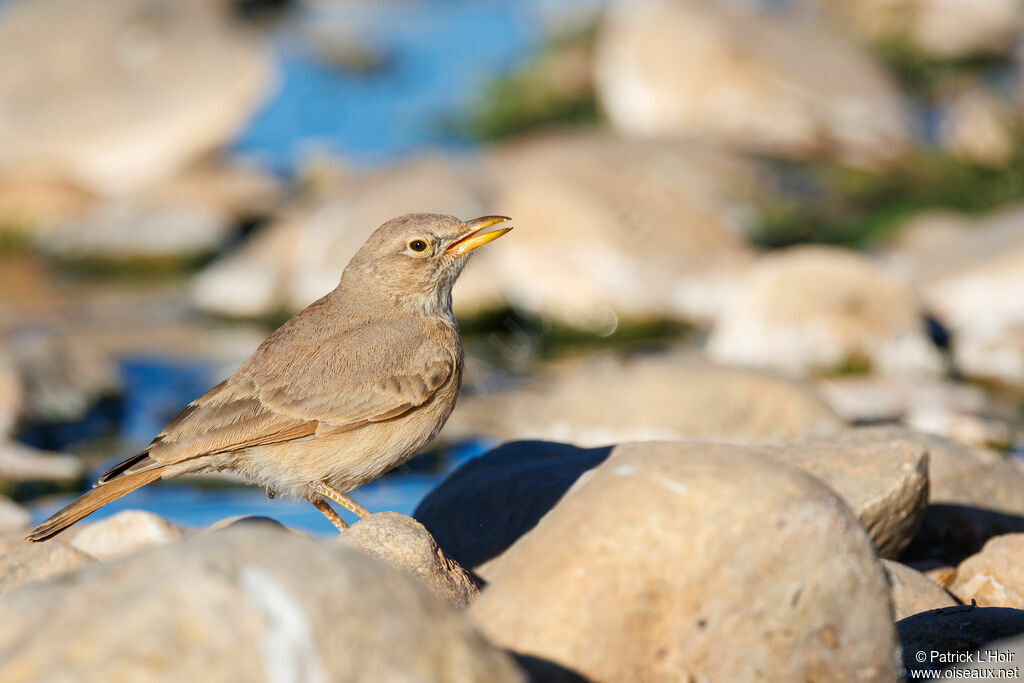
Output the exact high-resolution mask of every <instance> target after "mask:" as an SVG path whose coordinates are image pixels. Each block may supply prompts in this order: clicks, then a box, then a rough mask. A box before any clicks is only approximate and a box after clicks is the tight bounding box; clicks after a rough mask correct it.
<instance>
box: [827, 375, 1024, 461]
mask: <svg viewBox="0 0 1024 683" xmlns="http://www.w3.org/2000/svg"><path fill="white" fill-rule="evenodd" d="M814 388H815V389H816V390H817V393H818V394H820V395H821V397H822V398H823V399H824V400H825V402H826V403H828V405H829V407H830V408H832V410H834V411H835V412H836V414H837V415H838V416H839V417H841V418H842V419H843V420H845V421H847V422H850V423H854V424H857V423H859V424H873V423H879V422H902V423H903V424H904V425H906V426H907V427H909V428H911V429H913V430H916V431H918V432H925V433H928V434H935V435H937V436H944V437H947V438H950V439H954V440H956V441H961V442H964V443H968V444H971V445H975V446H1003V447H1007V446H1009V445H1010V442H1011V440H1012V434H1011V428H1010V425H1011V424H1012V423H1013V422H1015V421H1016V417H1015V410H1016V409H1015V407H1014V406H1012V405H1010V404H1008V403H1007V404H1005V405H1004V404H1003V403H1001V402H999V401H997V400H996V399H995V398H994V397H993V396H992V395H990V394H989V393H987V392H985V391H984V390H983V389H982V388H981V387H978V386H975V385H971V384H966V383H962V382H950V381H948V380H939V379H934V378H929V377H907V376H893V375H888V376H877V375H868V376H863V377H856V376H853V377H851V376H838V377H823V378H821V379H819V380H818V381H816V382H815V384H814Z"/></svg>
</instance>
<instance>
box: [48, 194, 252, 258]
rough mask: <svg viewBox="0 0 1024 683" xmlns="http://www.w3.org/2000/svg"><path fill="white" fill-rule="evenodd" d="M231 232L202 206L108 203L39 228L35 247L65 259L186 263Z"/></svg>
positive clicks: (222, 218) (129, 201)
mask: <svg viewBox="0 0 1024 683" xmlns="http://www.w3.org/2000/svg"><path fill="white" fill-rule="evenodd" d="M232 229H233V226H232V225H231V223H230V221H229V220H228V219H227V217H226V216H223V215H220V214H218V213H217V212H216V211H213V210H211V209H210V208H208V207H205V206H201V205H192V206H188V205H181V204H157V203H151V202H145V201H140V200H138V199H112V200H107V201H105V202H102V203H99V204H96V205H95V206H93V207H91V208H90V209H89V210H88V211H86V212H85V214H84V215H82V216H77V217H76V218H75V219H73V220H70V221H64V222H60V223H55V224H52V225H50V226H48V227H46V228H44V229H40V230H39V231H38V232H37V235H36V238H35V245H36V247H37V248H39V249H40V250H41V251H43V252H44V253H47V254H49V255H51V256H54V257H58V258H60V259H62V260H67V261H76V260H77V261H93V262H96V261H101V262H103V261H113V262H128V261H131V260H132V259H149V260H155V259H188V258H195V257H198V256H202V255H204V254H208V253H211V252H213V251H214V250H215V249H217V248H218V247H219V246H220V245H221V244H222V243H223V242H224V241H225V240H226V239H227V237H228V235H229V234H230V232H231V231H232Z"/></svg>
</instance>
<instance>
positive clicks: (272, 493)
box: [267, 486, 277, 500]
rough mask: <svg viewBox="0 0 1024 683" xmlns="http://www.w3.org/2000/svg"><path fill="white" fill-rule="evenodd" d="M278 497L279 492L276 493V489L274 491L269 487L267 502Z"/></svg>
mask: <svg viewBox="0 0 1024 683" xmlns="http://www.w3.org/2000/svg"><path fill="white" fill-rule="evenodd" d="M276 495H277V492H276V491H274V489H272V488H270V487H269V486H268V487H267V500H274V497H275V496H276Z"/></svg>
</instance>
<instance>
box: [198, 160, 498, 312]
mask: <svg viewBox="0 0 1024 683" xmlns="http://www.w3.org/2000/svg"><path fill="white" fill-rule="evenodd" d="M323 194H324V196H318V194H317V193H314V194H313V196H311V197H307V198H305V199H300V200H297V201H296V203H294V204H293V205H291V206H290V207H288V208H286V209H285V210H284V211H283V212H282V215H280V216H279V217H278V218H277V219H276V220H275V221H274V222H273V223H272V224H271V225H268V226H266V227H265V228H264V229H262V230H260V232H259V233H258V234H257V235H255V236H253V238H252V239H250V240H248V241H246V243H245V244H243V245H242V247H241V248H240V249H238V250H237V251H235V252H233V253H232V254H230V255H228V256H227V257H225V258H223V259H221V260H218V261H216V262H215V263H214V264H212V265H211V266H210V267H208V268H207V269H205V270H204V271H202V272H201V273H200V274H199V275H198V276H197V277H196V279H195V281H194V284H193V292H192V293H193V299H194V300H195V302H196V303H197V305H198V306H200V307H201V308H203V309H204V310H207V311H210V312H213V313H218V314H221V315H230V316H238V317H256V316H262V315H267V314H269V313H276V312H279V311H281V310H287V311H297V310H299V309H301V308H303V307H304V306H306V305H308V304H309V303H310V302H312V301H314V300H315V299H317V298H319V297H321V296H323V295H324V294H325V293H326V292H329V291H330V290H332V289H333V288H334V287H336V286H337V284H338V280H339V279H340V278H341V271H342V269H344V267H345V264H346V263H348V261H349V259H351V258H352V256H353V255H354V254H355V252H356V251H357V250H358V249H359V247H361V246H362V244H363V242H365V241H366V238H367V237H368V236H369V235H370V233H371V232H373V231H374V230H376V229H377V227H379V226H380V225H381V224H382V223H383V222H384V221H387V220H389V219H391V218H394V217H395V216H397V215H400V214H403V213H410V212H422V211H428V212H432V213H446V214H451V215H455V216H458V217H459V218H463V219H469V218H475V217H476V216H478V215H480V214H481V213H482V211H483V209H482V205H481V204H480V201H479V199H478V197H477V194H476V192H475V191H474V189H473V181H472V178H471V177H469V175H468V174H467V173H465V172H464V171H463V170H462V169H461V168H459V167H458V166H457V165H455V164H454V163H452V162H450V161H448V160H446V159H444V158H442V157H436V156H429V157H420V158H416V159H413V160H411V161H407V162H403V163H401V164H397V165H395V166H392V167H388V168H385V169H383V170H381V171H376V172H372V173H367V174H362V175H359V176H354V175H352V176H346V179H345V181H344V182H341V183H338V184H336V185H332V186H331V187H330V188H329V189H328V190H325V191H324V192H323Z"/></svg>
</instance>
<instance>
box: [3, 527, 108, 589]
mask: <svg viewBox="0 0 1024 683" xmlns="http://www.w3.org/2000/svg"><path fill="white" fill-rule="evenodd" d="M95 561H96V560H95V559H94V558H92V557H90V556H89V555H87V554H85V553H83V552H82V551H81V550H76V549H75V548H72V547H70V546H68V545H65V544H64V543H62V542H61V541H47V542H46V543H29V542H28V541H25V540H22V541H21V542H20V543H19V544H17V545H15V546H12V547H11V548H9V549H8V550H7V551H6V552H4V553H3V554H2V555H0V595H6V594H7V593H9V592H11V591H12V590H14V589H15V588H19V587H21V586H24V585H25V584H27V583H33V582H35V581H45V580H46V579H51V578H53V577H55V576H60V575H61V574H66V573H67V572H70V571H72V570H74V569H78V568H79V567H82V566H85V565H87V564H90V563H92V562H95Z"/></svg>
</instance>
